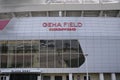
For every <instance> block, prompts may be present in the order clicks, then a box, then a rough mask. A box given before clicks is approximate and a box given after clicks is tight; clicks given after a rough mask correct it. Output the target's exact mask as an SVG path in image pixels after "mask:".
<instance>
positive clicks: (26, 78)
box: [10, 74, 37, 80]
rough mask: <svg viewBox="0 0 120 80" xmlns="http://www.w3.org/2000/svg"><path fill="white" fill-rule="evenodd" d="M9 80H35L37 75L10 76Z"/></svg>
mask: <svg viewBox="0 0 120 80" xmlns="http://www.w3.org/2000/svg"><path fill="white" fill-rule="evenodd" d="M10 80H37V74H10Z"/></svg>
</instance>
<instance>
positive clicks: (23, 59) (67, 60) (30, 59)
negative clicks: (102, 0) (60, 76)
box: [0, 40, 85, 68]
mask: <svg viewBox="0 0 120 80" xmlns="http://www.w3.org/2000/svg"><path fill="white" fill-rule="evenodd" d="M84 61H85V58H84V55H83V52H82V49H81V47H80V44H79V42H78V41H77V40H9V41H4V40H3V41H0V67H1V68H73V67H79V66H80V65H82V64H83V63H84Z"/></svg>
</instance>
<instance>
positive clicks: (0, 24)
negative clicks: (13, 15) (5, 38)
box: [0, 20, 10, 30]
mask: <svg viewBox="0 0 120 80" xmlns="http://www.w3.org/2000/svg"><path fill="white" fill-rule="evenodd" d="M9 21H10V20H3V21H0V30H3V29H4V28H5V26H6V25H7V24H8V23H9Z"/></svg>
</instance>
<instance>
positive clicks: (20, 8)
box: [0, 3, 120, 13]
mask: <svg viewBox="0 0 120 80" xmlns="http://www.w3.org/2000/svg"><path fill="white" fill-rule="evenodd" d="M66 10H120V3H114V4H39V5H38V4H36V5H35V4H29V5H25V4H24V5H22V4H21V5H0V13H5V12H24V11H66Z"/></svg>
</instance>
